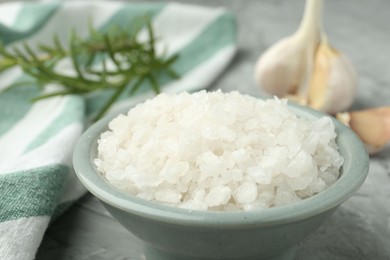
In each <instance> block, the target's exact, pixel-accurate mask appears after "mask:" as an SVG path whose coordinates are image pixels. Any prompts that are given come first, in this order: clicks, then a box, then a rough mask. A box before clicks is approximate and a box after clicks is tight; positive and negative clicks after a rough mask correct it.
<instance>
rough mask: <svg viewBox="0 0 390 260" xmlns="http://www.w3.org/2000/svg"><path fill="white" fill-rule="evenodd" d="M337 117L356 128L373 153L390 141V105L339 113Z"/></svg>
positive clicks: (355, 130) (368, 150) (367, 147)
mask: <svg viewBox="0 0 390 260" xmlns="http://www.w3.org/2000/svg"><path fill="white" fill-rule="evenodd" d="M336 118H337V119H338V120H340V121H341V122H343V123H344V124H346V125H348V126H349V127H351V128H352V130H354V132H355V133H356V134H357V135H358V136H359V137H360V139H361V140H362V141H363V143H364V144H365V146H366V149H367V152H368V153H369V154H371V155H372V154H375V153H378V152H380V151H381V150H382V149H383V148H384V147H385V146H386V145H387V144H388V143H389V142H390V107H379V108H372V109H366V110H361V111H354V112H345V113H338V114H336Z"/></svg>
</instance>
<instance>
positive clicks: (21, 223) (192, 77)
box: [0, 1, 236, 260]
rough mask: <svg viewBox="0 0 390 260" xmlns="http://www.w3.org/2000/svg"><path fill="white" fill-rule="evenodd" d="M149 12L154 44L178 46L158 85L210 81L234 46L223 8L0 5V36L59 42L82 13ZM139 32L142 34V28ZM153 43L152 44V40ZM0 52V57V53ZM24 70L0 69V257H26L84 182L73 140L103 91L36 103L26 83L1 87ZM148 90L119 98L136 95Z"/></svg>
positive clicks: (107, 18)
mask: <svg viewBox="0 0 390 260" xmlns="http://www.w3.org/2000/svg"><path fill="white" fill-rule="evenodd" d="M145 13H147V14H149V15H150V16H151V17H152V21H153V22H152V24H153V27H154V29H155V32H156V36H158V37H161V39H162V41H161V44H162V45H161V46H157V47H158V48H157V49H159V48H160V49H162V48H164V46H168V49H167V51H168V53H169V54H173V53H179V54H180V58H179V59H178V60H177V61H176V63H175V64H174V69H175V70H176V71H177V72H178V73H179V74H180V76H181V78H180V79H179V80H175V81H167V82H164V85H163V91H164V92H180V91H195V90H199V89H201V88H206V87H208V86H210V84H211V83H212V82H213V80H215V79H216V77H217V76H218V75H219V74H220V73H221V72H222V71H223V70H224V69H225V68H226V66H227V65H228V63H229V62H230V61H231V60H232V58H233V56H234V53H235V51H236V41H235V37H236V28H235V21H234V18H233V16H232V15H231V14H230V13H229V12H228V11H226V10H225V9H223V8H205V7H200V6H192V5H183V4H177V3H155V4H151V3H139V4H135V3H122V2H92V1H91V2H81V3H80V2H65V3H52V2H50V3H49V2H46V3H39V2H38V3H22V2H17V3H7V4H1V5H0V40H1V41H2V42H3V44H5V45H6V47H7V48H9V47H10V46H12V45H20V44H22V43H23V41H28V42H30V43H32V45H34V43H35V42H46V43H49V42H51V38H52V35H53V33H58V34H59V38H60V40H61V41H63V43H65V42H66V39H67V37H68V34H69V30H70V29H71V28H76V30H77V32H78V34H79V35H81V36H83V37H86V36H87V35H88V20H89V18H90V17H92V18H93V19H92V20H93V23H94V26H95V27H96V28H98V29H99V30H105V29H107V28H109V27H111V26H113V25H124V24H128V22H129V21H131V19H133V18H135V17H138V16H141V15H144V14H145ZM140 37H142V32H141V35H140ZM159 44H160V43H159ZM0 59H1V57H0ZM25 79H26V75H24V74H23V72H22V71H21V70H20V69H19V68H13V69H9V70H7V71H5V72H2V73H0V259H2V260H7V259H10V260H18V259H33V258H34V256H35V253H36V251H37V248H38V246H39V244H40V242H41V240H42V236H43V234H44V232H45V230H46V228H47V226H48V224H49V222H50V219H52V218H53V216H55V215H57V214H60V213H61V212H62V211H64V210H65V209H66V208H67V207H69V205H71V204H72V203H73V202H74V201H75V200H77V199H78V198H80V197H81V196H82V195H83V194H84V193H85V189H84V188H83V187H82V186H81V185H80V183H79V182H78V180H77V178H76V177H75V174H74V173H73V170H72V164H71V153H72V149H73V146H74V144H75V142H76V140H77V138H78V137H79V136H80V134H81V133H82V131H83V130H84V128H85V123H84V122H85V121H86V120H85V119H86V117H87V115H88V114H90V113H93V111H96V109H97V108H98V107H99V105H101V103H102V102H101V101H102V100H103V99H104V98H107V95H104V93H100V94H94V95H88V96H78V95H68V96H61V97H53V98H50V99H45V100H43V101H39V102H36V103H31V101H30V100H31V98H33V97H35V96H37V94H39V89H38V88H36V87H35V86H33V85H31V84H25V85H22V86H19V87H17V88H12V89H9V90H7V91H2V90H4V89H5V87H6V86H9V85H10V84H12V83H15V82H23V81H25ZM151 95H152V93H143V94H139V95H137V96H135V97H133V98H131V99H123V100H122V101H120V102H118V104H117V106H121V105H123V104H125V105H127V106H129V105H130V104H134V103H136V102H140V101H142V100H144V99H146V98H148V97H150V96H151Z"/></svg>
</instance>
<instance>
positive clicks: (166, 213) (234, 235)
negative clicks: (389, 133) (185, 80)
mask: <svg viewBox="0 0 390 260" xmlns="http://www.w3.org/2000/svg"><path fill="white" fill-rule="evenodd" d="M368 166H369V160H368V156H367V153H366V152H365V150H364V147H363V145H362V144H361V142H360V140H359V139H358V138H357V137H356V135H355V134H354V133H353V132H352V131H351V130H350V129H349V128H347V127H345V126H344V125H342V124H341V123H339V122H338V121H337V120H335V119H332V118H330V117H328V116H326V115H324V114H322V113H319V112H316V111H313V110H310V109H308V108H305V107H300V106H294V105H288V104H287V101H285V100H279V99H269V100H262V99H257V98H254V97H250V96H247V95H242V94H240V93H238V92H231V93H222V92H221V91H216V92H206V91H201V92H197V93H193V94H188V93H181V94H176V95H167V94H161V95H158V96H157V97H155V98H153V99H151V100H148V101H146V102H144V103H142V104H139V105H137V106H136V107H134V108H131V109H130V110H129V111H127V110H126V111H125V113H124V114H119V115H115V116H108V117H107V118H104V119H103V120H101V121H99V122H98V123H96V124H95V125H93V126H92V127H91V128H89V129H88V130H87V131H86V132H85V133H84V135H83V136H82V137H81V138H80V140H79V142H78V144H77V146H76V148H75V151H74V167H75V170H76V173H77V175H78V176H79V178H80V180H81V182H82V183H83V184H84V185H85V186H86V188H87V189H88V190H89V191H90V192H91V193H93V194H94V195H95V196H96V197H97V198H98V199H100V200H101V201H102V203H103V204H104V205H105V207H106V208H107V210H108V211H109V212H110V213H111V214H112V216H113V217H114V218H116V219H117V220H118V221H119V222H120V223H121V224H122V225H123V226H124V227H125V228H127V229H128V230H129V231H130V232H132V233H133V234H134V235H136V236H137V237H139V238H140V239H141V240H143V241H144V242H145V255H146V258H147V259H172V260H184V259H190V260H191V259H248V260H249V259H293V257H294V254H295V245H296V244H297V243H298V242H299V241H300V240H302V239H303V238H304V237H305V236H307V235H308V234H310V233H311V232H312V231H313V230H315V229H316V228H317V227H318V226H319V225H320V224H321V223H322V222H323V221H324V220H325V219H326V218H327V217H328V216H330V215H331V214H332V213H333V212H334V211H335V210H336V208H337V207H338V206H339V205H340V204H341V203H342V202H344V201H345V200H346V199H348V198H349V197H350V196H351V195H352V194H353V192H354V191H356V190H357V189H358V188H359V187H360V186H361V184H362V183H363V181H364V179H365V177H366V175H367V172H368Z"/></svg>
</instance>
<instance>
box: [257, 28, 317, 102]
mask: <svg viewBox="0 0 390 260" xmlns="http://www.w3.org/2000/svg"><path fill="white" fill-rule="evenodd" d="M307 48H309V47H308V46H305V45H304V43H303V41H302V38H300V37H296V36H295V35H293V36H290V37H288V38H285V39H282V40H280V41H279V42H277V43H276V44H275V45H274V46H272V48H270V49H269V50H268V51H267V52H265V53H264V55H262V56H261V58H260V59H259V60H258V62H257V63H256V66H255V81H256V83H257V84H258V85H259V86H261V87H262V88H263V89H264V90H265V91H266V92H268V93H270V94H273V95H277V96H280V97H283V96H286V95H289V94H295V93H296V92H297V90H298V89H299V86H302V85H303V84H305V82H306V80H307V78H306V75H307V74H308V72H309V71H310V70H311V64H310V63H311V62H309V61H310V60H311V57H310V56H311V55H312V53H309V52H308V51H307ZM312 48H313V47H312ZM313 49H314V48H313Z"/></svg>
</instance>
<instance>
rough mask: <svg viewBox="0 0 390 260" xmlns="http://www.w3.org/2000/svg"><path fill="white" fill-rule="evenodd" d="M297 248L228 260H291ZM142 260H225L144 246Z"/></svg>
mask: <svg viewBox="0 0 390 260" xmlns="http://www.w3.org/2000/svg"><path fill="white" fill-rule="evenodd" d="M296 250H297V247H296V246H293V247H290V248H289V249H287V250H286V251H283V252H282V253H280V254H277V255H274V256H270V257H266V258H264V257H258V256H257V257H249V258H243V257H238V258H229V260H293V259H294V257H295V254H296ZM144 252H145V255H144V259H145V260H217V259H226V258H209V257H207V258H204V257H191V256H179V255H175V254H172V253H170V252H166V251H162V250H158V249H156V248H153V247H149V246H145V247H144Z"/></svg>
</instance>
